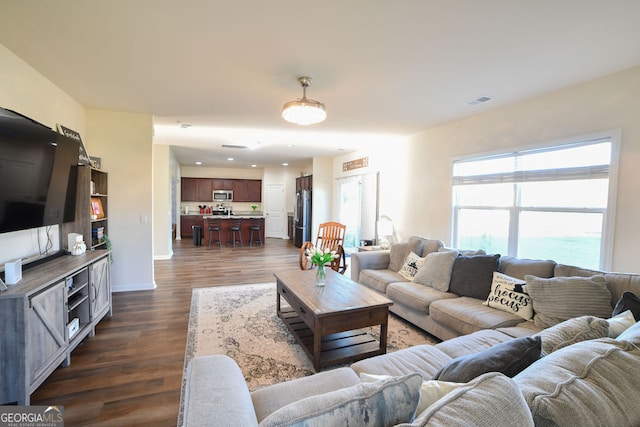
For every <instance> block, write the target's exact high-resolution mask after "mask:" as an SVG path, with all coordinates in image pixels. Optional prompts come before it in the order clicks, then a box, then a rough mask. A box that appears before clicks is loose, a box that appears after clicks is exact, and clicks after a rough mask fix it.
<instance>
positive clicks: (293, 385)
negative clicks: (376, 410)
mask: <svg viewBox="0 0 640 427" xmlns="http://www.w3.org/2000/svg"><path fill="white" fill-rule="evenodd" d="M359 383H360V380H359V378H358V375H357V374H356V373H355V372H354V371H353V370H352V369H350V368H336V369H331V370H328V371H323V372H319V373H317V374H315V375H310V376H307V377H302V378H296V379H294V380H290V381H284V382H281V383H277V384H273V385H270V386H267V387H262V388H259V389H258V390H255V391H253V392H251V400H252V401H253V408H254V410H255V413H256V417H257V418H258V422H260V421H262V420H263V419H265V418H266V417H267V416H268V415H269V414H271V413H273V412H275V411H277V410H278V409H280V408H282V407H284V406H286V405H288V404H290V403H293V402H296V401H298V400H300V399H304V398H306V397H311V396H315V395H318V394H323V393H329V392H332V391H335V390H339V389H341V388H346V387H351V386H354V385H356V384H359Z"/></svg>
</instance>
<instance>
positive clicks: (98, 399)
mask: <svg viewBox="0 0 640 427" xmlns="http://www.w3.org/2000/svg"><path fill="white" fill-rule="evenodd" d="M173 250H174V256H173V258H172V259H171V260H167V261H155V281H156V284H157V289H156V290H153V291H140V292H122V293H114V294H113V317H111V318H105V319H104V320H103V321H102V322H100V324H99V325H98V328H97V330H96V335H95V337H92V338H88V339H86V340H85V341H84V343H83V344H82V345H80V346H79V347H78V348H77V349H76V350H75V351H74V352H73V353H72V355H71V365H70V366H69V367H66V368H62V367H61V368H58V369H57V370H56V371H55V372H54V373H53V374H52V375H51V376H50V377H49V378H48V379H47V380H46V381H45V382H44V384H42V385H41V386H40V387H39V388H38V389H37V390H36V391H35V392H34V393H33V394H32V395H31V404H32V405H63V406H64V415H65V425H66V426H175V425H176V422H177V416H178V406H179V402H180V386H181V381H182V369H183V363H184V351H185V344H186V336H187V321H188V317H189V307H190V303H191V289H192V288H198V287H207V286H218V285H232V284H243V283H259V282H270V281H274V280H275V279H274V277H273V273H274V272H275V271H283V270H297V269H298V268H299V267H298V251H299V249H298V248H296V247H295V246H294V245H293V243H292V242H291V241H289V240H280V239H266V244H265V246H264V247H256V246H254V247H253V248H248V247H245V248H236V249H231V248H225V249H222V250H220V249H218V248H213V247H212V249H207V247H206V246H202V247H194V246H193V243H192V241H191V240H181V241H174V247H173ZM116 262H117V260H116Z"/></svg>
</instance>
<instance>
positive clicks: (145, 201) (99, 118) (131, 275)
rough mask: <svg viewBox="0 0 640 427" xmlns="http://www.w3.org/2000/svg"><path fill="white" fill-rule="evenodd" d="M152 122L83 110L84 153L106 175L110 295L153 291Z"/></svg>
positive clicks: (137, 116)
mask: <svg viewBox="0 0 640 427" xmlns="http://www.w3.org/2000/svg"><path fill="white" fill-rule="evenodd" d="M152 137H153V121H152V118H151V116H149V115H145V114H131V113H120V112H114V111H106V110H95V109H88V110H87V141H89V142H90V143H88V145H87V150H88V151H89V154H90V155H92V156H97V157H101V158H102V169H104V170H105V171H106V172H108V173H109V238H110V239H111V242H112V245H113V264H112V265H111V281H112V285H113V290H114V291H116V292H117V291H127V290H142V289H153V288H155V284H154V280H153V228H152V215H153V212H152V208H153V204H152V194H153V185H152V177H153V174H152V157H153V153H152Z"/></svg>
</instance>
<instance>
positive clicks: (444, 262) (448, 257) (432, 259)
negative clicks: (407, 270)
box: [413, 251, 458, 292]
mask: <svg viewBox="0 0 640 427" xmlns="http://www.w3.org/2000/svg"><path fill="white" fill-rule="evenodd" d="M457 256H458V252H457V251H444V252H431V253H430V254H428V255H427V256H426V257H425V261H424V263H423V264H422V267H421V268H420V269H419V270H418V272H417V273H416V275H415V277H414V278H413V281H414V283H419V284H421V285H425V286H429V287H432V288H434V289H437V290H439V291H442V292H447V291H448V290H449V280H450V279H451V270H452V269H453V264H454V263H455V262H456V257H457Z"/></svg>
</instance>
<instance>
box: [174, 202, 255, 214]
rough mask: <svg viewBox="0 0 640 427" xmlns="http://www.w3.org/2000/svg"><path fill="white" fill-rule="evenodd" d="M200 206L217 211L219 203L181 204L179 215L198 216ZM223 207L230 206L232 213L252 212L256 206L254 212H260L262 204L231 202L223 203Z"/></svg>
mask: <svg viewBox="0 0 640 427" xmlns="http://www.w3.org/2000/svg"><path fill="white" fill-rule="evenodd" d="M200 206H206V207H208V208H211V209H212V210H217V209H218V206H220V203H213V202H209V203H199V202H181V203H180V213H181V214H194V215H195V214H199V213H200ZM224 206H230V207H231V210H232V211H233V212H253V208H252V207H251V206H257V208H256V209H255V211H256V212H261V211H262V203H256V202H231V203H224Z"/></svg>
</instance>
